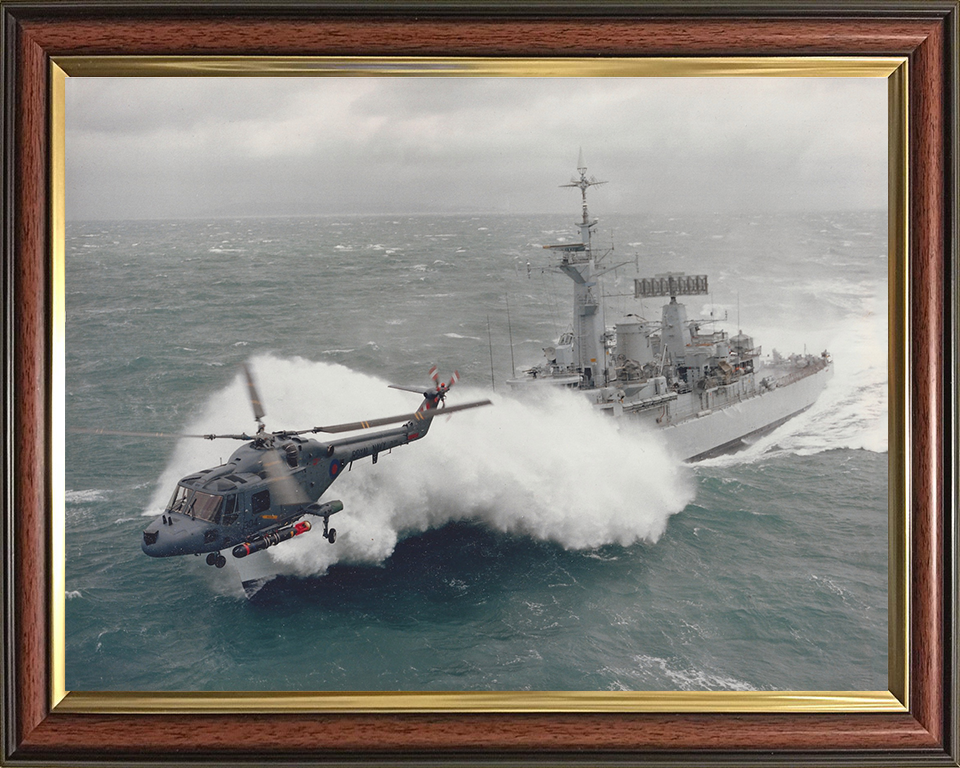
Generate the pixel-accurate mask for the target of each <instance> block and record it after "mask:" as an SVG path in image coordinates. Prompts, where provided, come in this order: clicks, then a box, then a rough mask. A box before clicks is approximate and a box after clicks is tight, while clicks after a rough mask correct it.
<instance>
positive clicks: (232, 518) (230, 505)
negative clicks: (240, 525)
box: [221, 493, 240, 525]
mask: <svg viewBox="0 0 960 768" xmlns="http://www.w3.org/2000/svg"><path fill="white" fill-rule="evenodd" d="M238 507H239V505H238V504H237V494H235V493H231V494H229V495H226V496H224V497H223V511H222V516H221V522H222V523H223V524H224V525H233V524H234V523H235V522H237V518H238V517H239V516H240V512H239V509H238Z"/></svg>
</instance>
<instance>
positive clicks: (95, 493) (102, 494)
mask: <svg viewBox="0 0 960 768" xmlns="http://www.w3.org/2000/svg"><path fill="white" fill-rule="evenodd" d="M109 494H110V491H106V490H100V489H96V488H89V489H86V490H82V491H67V492H66V494H65V496H66V502H67V504H95V503H96V502H98V501H103V500H104V499H106V498H107V496H108V495H109Z"/></svg>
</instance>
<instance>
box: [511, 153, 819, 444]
mask: <svg viewBox="0 0 960 768" xmlns="http://www.w3.org/2000/svg"><path fill="white" fill-rule="evenodd" d="M577 165H578V167H577V173H578V176H575V177H574V178H573V179H571V182H570V183H569V184H563V185H561V186H564V187H574V188H578V189H579V190H580V192H581V196H582V218H581V220H580V221H579V222H578V223H577V224H576V226H577V228H578V229H579V233H580V237H579V239H578V240H574V241H573V242H568V243H560V244H557V245H545V246H543V247H544V248H546V249H547V250H549V251H551V252H552V253H553V254H556V255H557V256H558V260H557V262H556V263H555V264H553V265H552V267H553V268H556V269H558V270H559V271H560V272H562V273H563V274H565V275H566V276H567V277H569V278H570V280H571V281H572V282H573V323H572V330H570V331H568V332H566V333H564V334H563V335H562V336H561V337H560V338H559V340H558V341H557V342H556V344H553V345H551V346H548V347H546V348H545V349H544V350H543V352H544V357H545V359H544V360H543V361H542V362H541V363H539V364H537V365H535V366H533V367H532V368H529V369H527V370H525V371H524V372H523V374H522V375H521V376H519V377H517V378H513V379H510V380H508V382H507V383H508V384H509V385H510V386H511V387H512V388H514V389H519V390H527V389H530V388H538V387H544V386H547V387H549V386H558V387H565V388H569V389H574V390H578V391H579V392H581V393H583V394H584V395H585V396H586V397H588V398H589V399H590V400H591V402H592V403H593V404H594V406H595V407H596V408H598V409H600V410H601V411H603V412H605V413H607V414H609V415H611V416H613V417H615V418H617V419H634V420H638V421H640V422H642V423H644V424H646V425H648V426H649V427H650V428H652V429H656V430H657V431H658V432H659V434H661V435H663V438H664V440H665V442H666V445H667V447H668V449H669V450H670V451H671V452H672V453H673V454H674V455H676V456H677V457H678V458H680V459H683V460H686V461H699V460H702V459H706V458H710V457H713V456H718V455H721V454H724V453H732V452H735V451H737V450H740V449H742V448H744V447H745V446H747V445H749V444H750V441H751V440H753V439H755V438H757V437H759V436H761V435H764V434H767V433H769V432H771V431H773V430H774V429H776V428H777V427H778V426H780V425H781V424H783V423H784V422H786V421H788V420H789V419H791V418H793V417H794V416H797V415H798V414H800V413H802V412H803V411H805V410H807V409H808V408H809V407H810V406H811V405H813V403H814V402H815V401H816V399H817V397H818V396H819V395H820V393H821V392H822V391H823V388H824V387H825V386H826V383H827V381H828V379H829V378H830V376H831V375H832V374H833V363H832V360H831V359H830V355H829V353H828V352H826V351H824V352H823V353H821V354H819V355H811V354H806V352H804V354H791V355H787V356H784V355H780V354H779V353H777V352H776V350H774V352H773V354H772V355H770V356H769V357H763V355H762V350H761V347H760V346H759V345H758V344H757V343H756V342H755V340H754V339H753V337H751V336H748V335H746V334H744V333H743V332H742V331H738V333H737V334H736V335H735V336H730V335H729V334H728V333H727V332H726V331H723V330H719V331H710V332H707V331H706V330H705V329H704V326H706V325H707V324H708V322H706V321H704V320H697V319H692V320H691V319H690V318H688V316H687V310H686V306H685V305H684V304H683V303H682V302H679V301H677V297H678V296H694V295H705V294H708V293H709V289H708V276H707V275H687V274H684V273H667V274H660V275H656V276H654V277H647V278H637V279H635V280H634V298H635V299H649V298H656V297H661V298H663V299H669V301H668V302H667V303H665V304H663V307H662V310H661V313H660V318H659V319H656V320H655V319H645V318H644V317H642V316H641V315H639V314H628V315H627V316H625V317H623V318H622V319H620V320H619V322H617V323H616V324H615V325H614V326H613V327H612V328H608V327H607V326H606V321H605V317H604V304H603V292H602V287H601V286H602V277H603V275H605V274H607V273H609V272H612V271H613V270H614V269H616V268H617V267H620V266H623V265H621V264H616V265H606V264H604V263H603V261H604V257H605V256H606V255H607V254H606V253H597V252H596V251H595V249H594V246H593V239H594V233H595V229H596V226H597V223H598V220H597V219H593V220H591V219H590V214H589V211H588V208H587V190H588V189H589V188H590V187H593V186H597V185H599V184H604V183H606V182H603V181H598V180H597V179H596V178H594V177H592V176H590V177H588V176H587V168H586V166H585V165H584V162H583V152H582V151H581V153H580V158H579V162H578V164H577Z"/></svg>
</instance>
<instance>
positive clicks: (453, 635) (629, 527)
mask: <svg viewBox="0 0 960 768" xmlns="http://www.w3.org/2000/svg"><path fill="white" fill-rule="evenodd" d="M600 226H601V229H600V237H599V243H600V245H601V246H602V247H603V248H605V249H606V248H609V249H612V250H611V251H610V253H609V254H608V255H607V256H606V257H605V264H607V265H608V266H611V267H612V266H614V265H620V266H617V268H616V269H613V270H612V271H611V272H610V273H609V274H608V275H607V282H606V291H607V294H608V295H607V321H608V324H611V325H612V324H613V323H614V322H615V321H616V320H617V318H618V317H619V316H620V315H622V314H623V313H626V312H639V313H644V314H646V315H647V316H651V317H656V316H657V315H658V313H659V309H658V306H657V305H656V304H655V303H653V302H649V301H648V302H645V303H644V305H643V306H639V305H637V304H635V303H634V301H633V299H631V298H629V297H628V295H627V294H630V293H631V291H632V279H633V277H634V276H635V270H636V269H639V272H640V274H641V275H654V274H659V273H663V272H668V271H673V272H677V271H683V272H687V273H688V274H691V273H695V274H699V273H705V274H708V275H709V276H710V285H711V295H710V296H706V297H690V298H689V299H688V301H687V305H688V313H689V314H690V316H691V317H701V318H704V319H705V320H709V319H713V320H716V321H718V322H719V323H720V327H723V328H725V329H727V330H728V331H730V332H731V333H736V332H737V330H738V329H739V328H742V329H743V331H744V332H745V333H748V334H751V335H753V336H754V337H755V338H756V340H757V341H758V342H759V343H760V344H761V345H762V346H763V349H764V351H765V352H770V351H772V349H774V348H776V349H778V350H779V351H780V352H782V353H789V352H802V351H803V349H804V348H806V349H807V351H810V352H816V353H819V352H820V351H822V350H823V349H827V350H829V351H830V353H831V354H832V355H833V358H834V360H835V366H836V375H835V376H834V377H833V379H832V380H831V382H830V384H829V385H828V388H827V390H826V391H825V392H824V393H823V395H822V396H821V397H820V399H819V400H818V402H817V403H816V404H815V406H814V407H813V408H812V409H811V410H810V411H808V412H806V413H805V414H803V415H802V416H800V417H798V418H796V419H794V420H792V421H790V422H788V423H787V424H785V425H784V426H783V427H781V428H780V429H778V430H777V431H775V432H774V433H773V434H771V435H769V436H767V437H765V438H763V439H761V440H759V441H758V442H756V443H755V444H754V445H752V446H750V447H749V448H748V449H747V450H745V451H743V452H741V453H739V454H736V455H733V456H725V457H721V458H718V459H713V460H709V461H706V462H702V463H699V464H695V465H685V464H681V463H679V462H677V461H675V460H674V459H672V458H671V457H670V456H668V455H667V454H666V453H665V452H664V449H663V447H662V446H661V445H660V444H659V442H658V440H657V436H656V435H655V434H648V433H646V432H644V431H642V430H641V429H640V428H637V427H635V426H634V427H632V428H625V427H624V428H620V429H618V428H617V426H616V424H615V423H614V422H613V421H612V420H609V419H604V418H602V417H600V416H599V415H597V414H595V413H594V412H593V411H592V410H591V409H590V407H589V406H588V405H587V404H586V403H585V402H584V401H582V400H581V399H580V398H579V397H578V396H577V395H575V394H572V393H555V394H552V395H549V396H545V397H544V398H543V399H541V400H537V401H527V402H521V401H518V400H516V399H513V398H511V396H510V395H509V393H508V392H507V391H506V389H507V388H506V386H505V384H504V381H505V380H506V379H507V378H508V377H509V375H510V373H511V367H512V366H515V367H516V368H517V369H521V368H522V367H524V366H525V365H529V364H531V363H534V362H537V361H538V359H539V358H540V355H541V349H542V347H543V346H546V345H547V344H549V343H551V342H553V341H555V339H556V337H557V336H558V335H559V334H560V333H562V332H563V331H564V330H566V329H567V327H568V324H569V322H570V311H571V296H572V290H571V287H570V284H569V280H568V279H567V278H566V277H564V276H563V275H561V274H558V273H555V272H552V271H550V270H545V269H544V267H546V266H547V264H548V255H547V252H546V251H543V250H542V249H541V248H540V247H539V246H541V245H543V244H547V243H554V242H557V241H559V240H561V239H563V238H571V237H574V233H575V229H574V226H573V222H572V217H570V216H564V215H559V216H520V215H516V216H493V215H491V216H485V215H463V216H365V217H339V218H337V217H318V218H271V219H236V220H231V219H223V220H211V221H202V220H190V221H126V222H70V223H68V226H67V269H66V296H67V324H66V331H67V344H66V355H67V360H66V363H67V368H66V416H67V426H68V429H69V428H97V427H101V428H104V429H108V430H134V431H147V432H188V433H195V432H203V433H206V432H214V431H219V432H223V431H227V432H237V431H244V430H251V429H254V428H255V423H254V420H253V415H252V411H251V409H250V405H249V403H248V401H247V399H246V391H245V386H244V384H243V382H242V381H241V377H240V369H241V365H242V364H243V363H245V362H246V363H249V364H250V365H251V367H252V369H253V371H254V374H255V376H256V378H257V381H258V385H259V388H260V394H261V396H262V398H263V400H264V403H265V407H266V419H265V421H266V423H267V427H268V428H270V429H297V428H300V429H302V428H306V427H312V426H314V425H316V424H329V423H337V422H342V421H354V420H358V419H367V418H372V417H377V416H385V415H393V414H396V413H403V412H405V411H409V410H412V409H413V408H415V407H416V406H417V405H418V402H419V401H418V398H417V397H416V395H412V394H409V393H405V392H399V391H397V390H393V389H388V388H387V384H388V383H400V384H421V383H426V382H427V381H428V378H427V371H428V369H429V368H430V366H431V365H434V364H436V365H438V366H439V368H440V371H441V374H443V375H447V376H448V375H449V374H450V373H451V372H452V371H453V370H454V369H458V370H459V372H460V374H461V382H460V384H459V385H458V386H457V387H456V388H455V389H454V391H453V393H452V394H451V395H450V398H449V402H451V403H455V402H458V401H466V400H468V399H474V398H476V397H491V398H492V399H493V400H494V406H493V407H491V408H482V409H477V410H473V411H467V412H464V413H460V414H456V415H454V416H452V417H444V418H441V419H438V420H437V422H436V423H435V424H434V426H433V428H432V430H431V432H430V435H429V436H428V437H427V439H425V440H423V441H420V442H418V443H416V444H414V445H411V446H405V447H403V448H399V449H396V450H394V451H393V452H392V453H391V454H390V455H387V456H381V457H380V460H379V462H378V463H377V464H376V465H373V464H372V463H371V462H370V461H369V460H365V461H363V462H358V463H357V464H356V465H354V467H353V469H352V471H351V472H348V473H347V472H345V473H344V474H343V475H341V477H340V478H339V479H338V480H337V482H336V483H335V484H334V486H332V488H331V489H330V491H328V496H330V497H333V498H339V499H341V500H343V502H344V505H345V510H344V512H342V513H340V514H339V515H338V516H337V518H336V527H337V530H338V533H339V538H338V540H337V542H336V543H335V544H334V545H330V544H328V543H327V542H326V541H325V540H324V539H323V538H321V536H320V535H319V532H317V531H314V532H311V533H309V534H306V535H304V536H302V537H300V538H298V539H296V540H294V541H291V542H288V543H286V544H283V545H280V546H277V547H275V548H273V549H270V550H268V551H267V552H266V553H265V555H266V556H267V557H269V558H270V565H271V567H272V568H273V570H274V571H275V572H276V573H277V574H278V576H277V578H275V579H274V580H272V581H270V582H269V583H268V584H267V585H266V586H265V587H264V588H263V589H262V590H261V591H260V592H259V593H258V594H257V595H256V596H255V598H254V599H252V600H247V599H246V598H245V597H244V595H243V592H242V590H241V588H240V584H239V578H238V576H237V573H236V570H235V568H234V567H233V565H228V566H227V567H226V568H224V569H223V570H217V569H215V568H211V567H208V566H207V565H206V564H205V563H204V560H203V558H195V557H179V558H170V559H152V558H149V557H147V556H145V555H144V554H143V553H142V552H141V550H140V537H141V530H142V529H143V528H144V527H145V525H146V524H147V522H148V521H149V519H150V517H151V516H154V515H158V514H160V512H161V510H162V507H163V505H164V502H165V501H166V500H167V499H168V498H169V496H170V494H171V492H172V489H173V487H174V486H175V485H176V482H177V480H178V479H179V478H180V477H182V476H184V475H186V474H188V473H190V472H191V471H193V470H197V469H201V468H206V467H210V466H214V465H216V464H218V463H220V462H221V461H222V460H224V459H226V458H227V457H228V456H229V454H230V452H231V451H232V450H233V449H234V448H235V447H236V445H235V444H232V443H223V442H208V441H200V440H197V441H191V440H188V439H160V438H158V439H144V438H136V437H118V436H105V435H101V436H97V435H89V434H74V433H69V432H68V435H67V442H66V462H67V463H66V590H67V591H66V685H67V689H68V690H201V691H205V690H226V691H230V690H371V691H392V690H426V691H429V690H438V691H439V690H465V691H469V690H600V691H605V690H773V689H786V690H885V689H886V688H887V429H886V417H887V399H886V398H887V389H886V384H887V366H886V343H887V341H886V340H887V319H886V318H887V314H886V313H887V303H886V284H887V257H886V218H885V214H883V213H881V212H876V213H873V212H863V213H843V214H838V213H831V214H822V213H816V214H781V215H774V214H767V215H756V216H749V215H743V216H712V215H698V216H677V217H667V216H662V217H658V216H609V217H603V218H602V220H601V225H600ZM325 498H326V497H325ZM228 559H231V558H229V557H228Z"/></svg>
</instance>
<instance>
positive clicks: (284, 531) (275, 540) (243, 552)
mask: <svg viewBox="0 0 960 768" xmlns="http://www.w3.org/2000/svg"><path fill="white" fill-rule="evenodd" d="M312 527H313V526H311V525H310V521H308V520H301V521H300V522H299V523H295V524H294V525H288V526H287V527H286V528H280V529H279V530H276V531H273V532H271V533H268V534H265V535H263V536H257V537H256V538H255V539H251V540H250V541H246V542H244V543H243V544H238V545H237V546H235V547H234V548H233V556H234V557H237V558H240V557H246V556H247V555H252V554H253V553H254V552H259V551H261V550H263V549H266V548H267V547H272V546H275V545H277V544H279V543H281V542H283V541H289V540H290V539H292V538H293V537H294V536H299V535H300V534H301V533H306V532H307V531H309V530H310V529H311V528H312Z"/></svg>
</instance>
